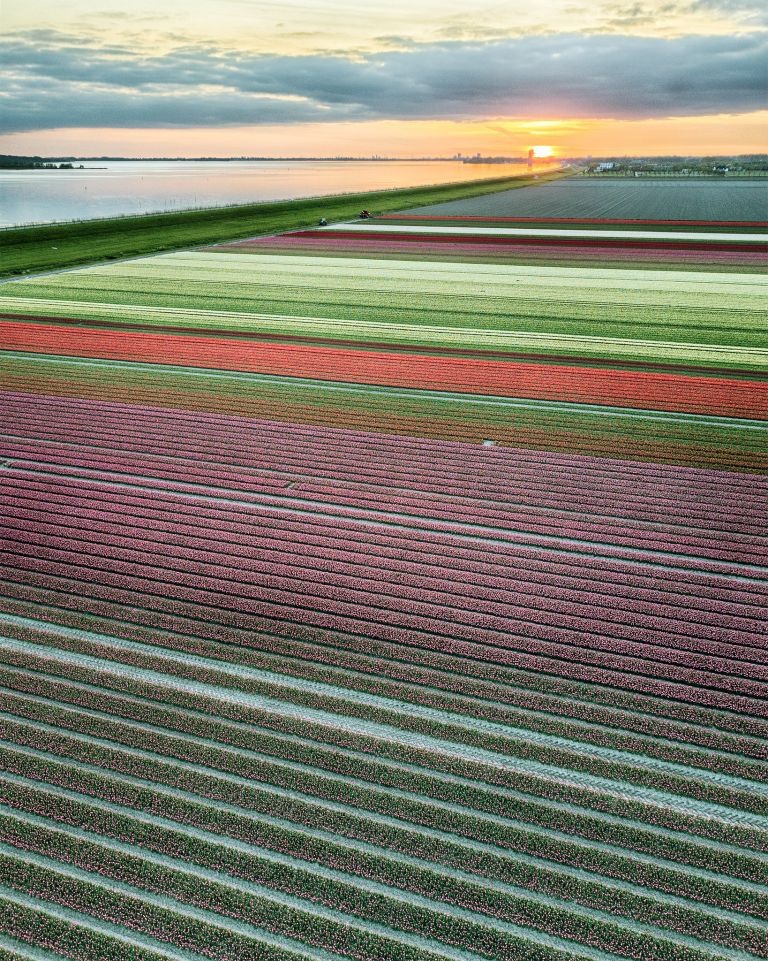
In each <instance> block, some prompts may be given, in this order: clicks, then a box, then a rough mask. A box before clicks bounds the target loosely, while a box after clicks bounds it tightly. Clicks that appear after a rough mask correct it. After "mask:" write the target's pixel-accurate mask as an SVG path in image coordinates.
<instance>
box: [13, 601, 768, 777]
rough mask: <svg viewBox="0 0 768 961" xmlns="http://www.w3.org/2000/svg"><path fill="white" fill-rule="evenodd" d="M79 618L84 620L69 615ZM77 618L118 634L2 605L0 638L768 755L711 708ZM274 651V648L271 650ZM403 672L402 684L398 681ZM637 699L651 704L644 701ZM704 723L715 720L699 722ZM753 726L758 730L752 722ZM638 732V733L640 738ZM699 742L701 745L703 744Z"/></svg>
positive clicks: (668, 755)
mask: <svg viewBox="0 0 768 961" xmlns="http://www.w3.org/2000/svg"><path fill="white" fill-rule="evenodd" d="M5 606H6V607H8V606H12V605H8V604H6V605H5ZM51 613H53V612H51ZM63 614H64V612H62V611H56V612H55V616H56V618H57V619H59V620H65V621H66V620H67V618H66V617H65V616H63ZM69 620H71V619H69ZM82 622H83V619H77V621H76V623H82ZM84 623H85V624H86V625H87V627H91V628H92V627H101V628H102V631H103V630H106V629H112V630H116V631H117V632H119V639H118V637H117V636H116V635H115V634H113V635H106V634H104V633H94V632H93V631H92V630H88V629H87V628H86V629H83V628H76V629H72V628H70V627H66V626H62V625H61V624H60V623H59V624H57V625H55V626H54V625H52V624H49V623H46V622H44V621H40V620H35V619H30V618H29V617H24V616H21V617H18V616H13V615H9V614H2V613H0V624H1V625H2V631H3V633H4V634H5V635H6V636H10V637H13V638H16V639H18V640H24V641H31V642H32V643H35V644H40V645H43V646H54V647H58V648H61V649H64V650H69V651H74V652H76V653H83V654H90V655H93V656H96V657H103V658H107V659H114V657H115V654H114V651H115V649H117V650H119V651H121V652H122V654H121V656H122V657H123V658H126V659H128V660H129V661H130V663H135V664H137V666H144V667H149V668H151V669H158V670H160V669H162V668H163V667H164V666H165V665H166V663H167V659H168V658H171V659H173V663H174V665H175V667H174V671H175V672H176V673H180V674H181V675H182V676H186V677H192V678H194V677H198V676H199V675H198V674H197V671H196V668H195V667H194V658H196V657H203V658H204V659H205V664H206V665H210V667H211V669H212V670H213V671H214V672H217V671H219V670H220V669H221V668H224V667H228V666H229V665H235V667H234V668H233V669H234V670H236V671H237V672H238V674H241V673H242V670H241V669H242V668H247V667H253V668H262V669H266V670H270V671H272V672H275V671H278V672H280V673H281V674H283V675H284V676H290V677H294V678H303V679H306V680H311V681H318V680H319V681H322V682H324V683H330V682H332V681H334V680H336V681H337V683H338V684H341V685H343V686H344V687H345V688H348V689H350V690H356V691H360V692H365V693H375V694H380V695H387V694H388V695H389V696H390V697H393V698H396V699H398V700H401V701H407V702H411V703H416V704H421V705H423V706H427V707H437V708H442V709H444V710H450V711H454V712H456V711H460V712H461V713H463V714H466V715H468V716H471V717H476V718H482V719H485V720H490V721H496V722H500V723H513V724H517V725H519V726H522V727H525V728H528V729H530V730H535V731H539V732H540V733H548V734H555V735H562V736H565V737H566V738H569V739H571V740H574V739H575V740H582V741H585V742H588V743H595V744H598V745H601V746H608V747H614V748H617V749H619V750H626V751H630V752H634V753H640V754H647V755H649V756H651V757H657V758H660V759H664V760H674V761H676V762H678V763H680V762H685V763H686V764H688V765H692V766H694V767H702V768H705V769H708V770H712V771H721V772H722V773H729V774H734V775H736V776H740V777H746V778H752V779H755V778H756V777H759V775H756V774H755V771H757V770H759V767H755V766H754V765H752V764H750V763H748V762H747V761H746V760H745V758H744V757H736V756H732V755H743V756H746V757H752V758H754V759H755V760H757V759H764V760H768V754H767V753H766V751H765V749H764V745H763V744H762V742H761V740H760V739H759V738H757V737H752V738H748V737H745V736H743V735H742V736H738V737H734V736H732V735H729V734H728V733H727V732H726V731H724V730H722V728H718V727H716V726H714V725H716V724H717V722H718V720H719V718H717V717H716V716H714V717H707V716H706V715H702V716H701V717H700V718H699V724H698V725H696V726H694V725H691V724H685V723H679V722H672V721H669V720H664V719H662V717H660V716H658V715H653V714H650V713H649V714H647V715H645V716H643V715H639V714H638V713H637V712H636V711H631V712H630V711H626V710H619V709H618V708H612V709H611V710H605V709H602V708H600V707H599V706H598V705H597V704H596V703H594V702H586V701H581V702H578V701H577V700H576V697H575V695H576V694H581V695H582V696H583V695H584V693H585V692H578V691H570V692H569V696H568V697H567V698H563V697H560V698H555V697H551V696H541V695H539V696H537V695H536V694H535V693H534V692H533V691H531V690H530V689H525V688H518V689H517V690H515V689H510V688H509V687H502V686H501V685H499V684H498V683H485V684H483V683H478V684H471V683H470V682H468V679H467V678H466V675H465V674H462V673H459V671H460V669H461V667H462V665H460V664H457V665H453V666H454V672H451V673H448V672H447V671H446V670H443V671H441V672H437V671H423V672H421V676H419V673H417V671H418V669H417V668H416V667H415V666H411V665H410V664H408V665H407V670H406V671H398V670H397V669H396V663H394V662H393V661H392V660H386V659H384V658H383V657H379V658H374V657H367V658H355V657H354V656H351V657H349V658H344V657H337V658H333V657H331V653H332V649H331V648H328V647H325V648H323V647H320V646H312V645H290V644H289V643H287V642H286V641H284V640H283V639H282V638H276V637H274V638H270V637H268V636H267V637H264V638H262V639H261V641H262V643H261V645H258V644H257V641H256V639H255V638H250V640H251V644H250V645H249V646H248V647H244V646H243V645H242V644H241V643H238V640H239V639H238V638H237V637H236V636H235V637H232V638H229V639H228V640H229V643H218V642H213V641H206V640H203V639H202V638H200V637H196V636H190V635H178V634H171V633H169V632H164V633H162V634H160V632H155V631H152V630H147V629H145V630H140V629H137V628H136V627H135V626H134V625H131V624H129V623H127V622H110V621H108V622H106V624H104V625H102V624H101V623H96V624H93V623H91V621H90V620H89V619H87V618H86V619H84ZM128 639H132V640H128ZM233 643H234V646H232V644H233ZM276 649H279V650H280V651H281V653H280V654H277V653H275V650H276ZM178 652H183V654H184V655H185V657H186V658H187V660H186V661H185V663H184V664H183V665H180V663H179V658H178ZM382 653H384V652H382ZM387 653H389V652H387ZM332 665H333V666H332ZM446 666H447V665H446ZM406 679H407V682H408V683H403V681H404V680H406ZM515 695H517V696H515ZM513 705H514V706H513ZM520 705H525V709H523V710H521V709H520ZM640 706H642V707H645V708H646V709H648V708H651V707H653V705H651V704H646V705H640ZM706 722H709V723H710V724H711V725H713V726H711V727H710V728H709V729H708V730H707V729H706V728H705V729H704V730H702V725H703V724H705V723H706ZM754 729H755V733H757V731H758V729H759V724H758V723H757V721H755V724H754ZM637 732H642V734H641V736H638V733H637ZM697 745H698V746H697ZM701 747H707V748H709V749H707V750H701ZM712 748H714V750H712ZM761 748H762V749H761ZM724 752H729V753H724Z"/></svg>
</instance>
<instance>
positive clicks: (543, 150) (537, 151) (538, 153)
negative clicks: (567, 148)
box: [531, 145, 555, 160]
mask: <svg viewBox="0 0 768 961" xmlns="http://www.w3.org/2000/svg"><path fill="white" fill-rule="evenodd" d="M531 149H532V150H533V156H534V157H536V159H537V160H546V159H547V158H548V157H553V156H554V153H555V151H554V148H553V147H548V146H546V145H540V146H538V147H532V148H531Z"/></svg>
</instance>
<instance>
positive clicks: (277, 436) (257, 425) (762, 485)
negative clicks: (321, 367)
mask: <svg viewBox="0 0 768 961" xmlns="http://www.w3.org/2000/svg"><path fill="white" fill-rule="evenodd" d="M1 396H2V397H3V406H6V405H7V409H8V410H9V411H13V413H14V421H13V422H14V423H16V422H17V419H18V422H20V423H27V422H30V423H35V424H38V425H40V426H45V425H48V426H50V425H51V423H52V420H54V419H58V421H59V423H58V424H57V426H56V428H55V429H56V430H59V431H68V430H69V428H70V426H71V425H80V426H85V427H97V426H99V425H103V426H105V427H107V428H109V429H114V428H117V427H119V428H120V429H121V430H122V429H125V430H126V431H128V432H130V431H131V430H132V429H136V430H139V429H140V430H141V432H144V433H146V432H149V434H150V435H154V436H158V435H159V436H162V435H163V434H166V435H167V434H168V429H169V426H170V425H172V426H173V434H172V436H171V437H170V438H166V439H169V440H171V441H173V442H175V441H176V440H177V439H178V440H184V441H185V442H186V440H190V439H191V440H200V439H206V438H208V439H210V440H211V441H212V442H213V444H214V445H216V446H217V448H218V453H219V455H220V456H225V457H231V456H232V451H231V449H229V450H228V449H226V448H225V449H224V450H222V447H221V442H222V441H225V440H228V441H232V440H233V439H237V441H238V443H237V446H236V450H237V451H238V452H241V451H242V450H243V449H244V448H245V449H248V445H250V447H251V449H252V450H256V451H257V450H260V449H262V448H263V447H264V445H268V446H269V445H272V446H273V447H274V449H276V450H282V451H286V450H290V449H293V450H295V451H297V452H302V451H304V452H311V453H312V454H314V455H315V457H317V456H322V455H323V454H325V455H328V454H329V445H330V446H331V447H332V450H333V458H334V459H336V458H338V459H339V460H340V461H342V462H343V460H344V457H345V456H347V455H352V457H353V458H354V460H355V462H359V461H360V456H359V455H360V444H361V442H363V441H364V442H365V443H366V444H367V445H368V446H369V454H370V461H371V462H372V463H383V464H384V466H391V465H393V464H400V465H403V464H405V465H406V466H407V467H408V468H409V469H412V467H413V465H414V464H422V465H424V466H426V467H427V469H428V470H429V472H430V474H435V475H436V476H439V474H440V471H441V470H442V469H443V467H444V466H450V468H451V474H453V472H455V471H456V470H462V469H464V470H466V469H469V470H470V471H471V472H475V471H486V470H494V467H493V465H499V464H503V465H506V466H512V465H514V466H515V468H516V470H519V469H520V468H522V467H525V466H526V465H528V466H529V467H533V468H535V469H536V470H537V471H538V470H540V469H541V468H542V467H550V468H551V467H556V468H557V470H558V471H559V472H563V471H569V472H571V475H572V476H571V479H572V480H573V481H575V482H577V481H579V480H580V479H581V478H582V476H583V475H584V474H586V475H587V476H591V477H595V478H599V477H600V476H605V477H607V478H612V479H613V480H614V481H617V482H622V481H626V480H627V479H628V478H630V477H633V476H634V475H638V477H639V478H640V479H642V478H647V479H648V480H649V481H653V482H654V483H655V484H657V485H660V486H663V485H665V484H669V483H672V482H675V481H676V482H677V483H678V484H682V485H684V487H683V488H682V489H689V488H695V487H699V488H701V489H702V490H704V491H706V490H707V489H708V488H711V482H712V480H713V479H714V478H713V475H712V472H711V471H708V470H703V469H698V468H683V467H674V466H669V465H661V464H642V463H636V464H632V463H628V462H627V461H625V460H622V461H616V460H610V459H607V458H600V459H597V458H594V457H590V456H579V455H575V454H556V453H551V452H544V451H537V450H516V449H513V448H497V449H494V450H493V451H492V454H493V461H491V462H489V460H488V452H487V451H481V450H479V449H478V447H477V445H475V444H467V443H464V442H459V441H439V440H423V439H422V440H419V439H418V438H411V437H402V436H396V435H392V436H386V435H378V434H374V435H371V434H369V433H368V432H367V431H361V430H351V429H342V428H329V427H326V428H321V427H313V426H308V425H300V424H291V425H290V426H289V425H286V424H283V423H281V422H278V421H267V420H254V419H251V418H247V419H246V418H242V417H237V416H231V415H224V414H211V413H208V414H205V413H198V412H195V413H194V414H190V412H187V411H184V410H172V409H167V408H146V407H139V406H136V405H126V404H122V403H114V402H109V401H99V402H98V403H96V402H93V401H89V400H83V399H75V398H61V397H46V396H39V395H38V396H36V395H28V394H14V393H12V392H3V393H2V395H1ZM276 445H279V446H276ZM437 451H439V453H440V457H439V460H437V461H436V459H435V452H437ZM313 459H314V458H313ZM470 476H471V474H470ZM717 477H718V480H719V481H720V482H721V487H722V490H723V491H726V490H728V489H729V488H731V487H734V486H735V488H736V489H737V490H738V491H739V493H740V494H741V495H749V494H750V492H753V491H754V490H755V489H756V488H759V489H768V480H766V478H764V477H760V476H754V477H745V476H744V475H742V474H732V475H727V474H723V473H722V472H720V473H718V475H717ZM553 479H554V480H556V479H557V478H556V477H553Z"/></svg>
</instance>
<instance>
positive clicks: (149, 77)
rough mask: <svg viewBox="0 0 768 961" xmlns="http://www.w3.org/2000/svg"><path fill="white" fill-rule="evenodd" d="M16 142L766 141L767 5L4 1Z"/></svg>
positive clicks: (743, 1)
mask: <svg viewBox="0 0 768 961" xmlns="http://www.w3.org/2000/svg"><path fill="white" fill-rule="evenodd" d="M2 4H3V5H2V8H0V9H1V11H2V12H1V13H0V21H1V24H2V39H0V65H1V69H2V73H3V74H4V76H3V85H2V88H0V89H2V91H3V92H2V93H0V153H22V154H40V155H44V156H45V155H56V154H61V155H65V154H75V155H80V156H90V155H112V156H117V155H119V156H243V155H256V156H333V155H362V156H365V155H370V154H374V153H375V154H383V155H390V156H404V157H409V156H425V155H427V156H436V155H440V156H449V155H452V154H455V153H458V152H461V153H465V154H466V153H475V152H478V151H479V152H481V153H483V154H505V155H508V154H511V155H515V154H523V153H525V152H526V151H527V150H528V148H529V147H531V146H538V145H549V146H551V147H552V149H553V151H554V152H555V154H556V155H559V156H584V155H588V154H591V155H593V156H606V155H624V154H732V153H756V152H766V151H768V7H767V6H766V4H765V3H764V2H763V0H649V2H647V3H646V2H642V0H594V2H590V3H586V2H582V0H537V2H536V3H531V2H530V0H525V2H524V0H507V2H504V3H485V2H482V0H477V2H474V3H469V2H467V0H462V2H458V0H387V2H386V3H381V2H379V0H375V2H370V0H356V2H351V0H197V2H195V0H164V2H163V4H162V5H158V4H157V3H156V2H149V0H130V3H129V4H127V3H125V0H119V2H118V0H68V2H67V3H66V4H62V3H61V2H60V0H2Z"/></svg>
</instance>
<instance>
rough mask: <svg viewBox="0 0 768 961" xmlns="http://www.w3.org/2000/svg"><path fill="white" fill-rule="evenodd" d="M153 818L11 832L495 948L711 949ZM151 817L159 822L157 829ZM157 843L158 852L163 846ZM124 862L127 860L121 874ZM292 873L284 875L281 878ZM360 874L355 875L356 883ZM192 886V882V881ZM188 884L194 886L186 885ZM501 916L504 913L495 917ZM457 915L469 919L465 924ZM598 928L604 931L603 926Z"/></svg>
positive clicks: (529, 900) (648, 928) (489, 950)
mask: <svg viewBox="0 0 768 961" xmlns="http://www.w3.org/2000/svg"><path fill="white" fill-rule="evenodd" d="M8 810H9V809H7V808H6V811H8ZM148 821H149V823H148V824H147V823H144V824H143V825H141V826H140V825H139V824H137V823H136V820H135V819H133V818H126V817H125V816H123V818H122V819H121V821H120V823H119V826H118V825H117V824H115V829H114V830H113V832H112V833H110V835H109V836H108V837H104V836H101V837H100V836H98V834H94V833H93V831H92V830H91V826H90V825H89V828H88V829H87V830H84V829H82V828H69V827H63V826H62V825H61V824H59V825H57V826H56V827H55V828H51V827H48V826H47V823H46V820H45V819H44V818H41V817H39V816H37V815H20V814H19V813H18V812H14V813H13V814H6V815H5V824H4V825H3V835H4V837H5V839H6V841H10V842H11V843H12V844H13V845H18V846H21V847H23V848H24V849H26V850H36V849H37V850H39V849H40V848H44V847H45V843H44V842H45V841H46V840H47V841H48V842H49V844H50V848H49V850H52V851H55V853H56V857H57V859H62V860H64V861H67V862H71V863H75V864H80V865H82V864H86V865H88V866H89V867H91V865H92V864H93V863H94V861H96V862H99V861H101V859H102V858H103V859H104V860H106V859H107V857H108V855H107V854H106V852H113V853H114V854H116V855H123V856H124V859H123V860H125V861H128V862H129V863H130V862H132V861H133V859H134V858H137V859H138V857H140V859H141V860H142V861H145V862H148V864H151V865H153V866H154V867H159V868H160V869H161V871H162V872H165V871H173V873H174V874H176V873H178V874H179V875H181V876H182V877H183V878H185V879H186V878H187V877H190V880H191V878H192V877H193V878H194V880H195V881H196V882H197V883H198V884H199V885H200V888H201V889H202V890H201V894H202V893H207V892H210V894H209V895H208V896H209V898H210V899H211V901H214V899H215V898H216V896H217V895H218V896H219V897H220V898H221V899H222V901H223V900H224V898H223V897H222V895H223V891H222V890H221V888H222V887H225V888H230V889H232V890H234V891H241V892H243V893H245V892H251V891H252V892H253V893H254V894H257V893H261V892H260V890H259V888H256V885H257V884H258V885H265V886H266V887H267V888H269V889H271V890H275V891H280V890H281V889H283V890H285V889H287V891H291V892H293V891H297V892H300V895H301V896H303V897H304V898H305V899H307V900H309V901H313V902H317V903H320V904H322V903H326V904H329V905H330V904H333V905H334V906H335V910H338V909H339V907H343V908H344V909H346V910H347V911H350V912H351V913H352V914H353V915H354V916H361V917H366V916H369V917H370V920H373V921H376V922H378V923H381V922H385V923H388V924H390V925H391V926H392V927H393V928H397V929H398V930H399V929H404V930H406V931H408V930H412V931H423V933H424V934H425V935H428V936H430V937H437V938H438V939H439V940H441V941H445V942H447V943H449V944H451V943H452V944H454V945H455V946H457V947H459V948H464V949H465V950H466V949H468V948H472V949H474V950H475V951H480V952H481V953H482V954H489V955H491V956H493V957H496V956H502V957H503V956H507V946H508V940H507V939H511V938H514V936H515V935H516V934H519V933H520V931H519V928H516V927H515V926H513V925H515V924H516V922H519V921H524V922H526V924H529V925H532V927H533V928H534V929H536V930H541V931H543V932H546V929H547V928H550V932H551V933H554V932H555V931H556V935H555V936H556V937H558V939H559V938H562V937H563V936H566V937H567V938H569V939H574V940H576V941H578V942H581V943H585V944H593V945H594V946H596V947H597V946H599V947H600V948H601V949H603V950H605V949H609V950H613V951H615V952H617V953H619V954H623V955H626V956H629V957H644V956H646V955H644V954H643V953H642V952H643V951H648V950H651V951H656V952H660V954H661V956H664V957H676V956H679V957H683V956H684V954H683V953H682V952H683V951H684V950H685V949H687V950H689V951H692V952H700V953H702V954H704V955H706V952H707V951H708V950H711V945H710V944H708V943H706V942H702V941H700V940H698V939H694V938H692V937H690V936H686V935H678V934H673V933H671V932H668V931H662V930H661V929H660V928H658V927H654V926H653V925H651V924H649V923H647V921H646V922H633V921H629V920H628V919H627V920H615V919H613V918H612V917H611V915H609V914H607V913H605V912H601V911H597V910H595V909H591V908H586V907H582V908H581V909H580V911H579V913H578V914H576V913H570V912H569V911H568V907H567V902H558V901H556V900H555V899H551V898H544V897H542V896H536V895H534V894H531V893H528V894H527V897H526V898H525V899H522V898H520V897H519V889H515V888H512V887H511V886H509V887H508V890H507V892H505V893H507V906H506V911H505V912H504V913H507V914H509V915H511V916H512V917H513V919H514V920H512V921H510V920H507V919H502V918H501V917H499V915H500V914H501V913H502V912H501V911H500V910H499V908H500V907H501V903H500V899H496V900H497V905H498V907H497V910H496V911H492V910H489V909H492V907H496V905H494V904H493V901H494V899H493V897H492V895H491V893H490V892H486V894H485V897H486V902H485V905H484V907H485V910H486V911H487V913H486V914H478V913H477V912H475V911H473V910H470V909H468V908H467V907H466V906H464V905H463V904H462V900H463V899H462V898H460V897H456V895H455V894H454V897H453V898H451V899H450V900H448V899H446V900H445V902H440V901H433V900H430V899H428V898H425V897H423V896H422V895H418V894H414V893H408V894H406V893H405V892H404V891H402V890H401V889H398V888H392V887H388V886H387V885H382V884H380V883H378V882H372V881H367V880H364V879H363V878H361V877H357V878H356V879H353V878H351V876H350V875H348V874H345V873H344V872H342V871H339V870H338V869H335V868H323V867H321V866H319V865H315V866H314V867H313V869H312V871H311V872H309V871H308V870H307V862H302V861H298V860H296V859H293V858H290V857H288V856H287V855H275V854H269V855H268V854H267V852H266V851H265V850H264V849H259V848H254V847H253V846H250V845H245V844H242V843H237V842H230V843H229V844H227V845H223V844H222V843H221V841H220V839H217V836H216V835H215V834H210V833H208V832H195V834H194V835H192V836H190V834H189V833H188V832H187V833H181V832H178V831H177V830H172V831H171V832H169V831H168V830H167V829H166V827H165V824H164V823H163V821H162V820H160V819H157V818H149V819H148ZM113 823H114V822H113ZM150 827H154V828H155V834H154V835H153V834H152V833H151V831H150V830H149V828H150ZM35 828H36V829H37V830H35ZM39 835H42V837H40V836H39ZM115 835H121V836H122V838H127V840H128V843H125V842H124V841H123V840H122V839H121V840H113V839H112V838H113V837H114V836H115ZM150 852H152V853H150ZM154 852H158V854H159V856H157V855H155V854H154ZM216 855H218V857H217V856H216ZM188 862H189V863H191V865H192V867H191V869H190V868H187V867H186V863H188ZM209 865H215V869H214V870H212V869H211V867H210V866H209ZM122 868H123V865H122V864H121V865H120V874H122ZM97 870H99V871H103V868H101V866H99V868H97ZM112 870H114V869H112ZM302 872H303V873H304V874H305V875H307V876H308V882H309V884H308V886H307V887H306V888H302V886H301V883H300V882H299V878H300V877H301V874H302ZM109 873H111V872H109ZM283 876H285V878H286V880H285V881H282V877H283ZM289 877H291V878H293V879H294V880H293V883H290V882H289V881H288V878H289ZM241 879H242V880H241ZM142 880H143V881H144V879H142ZM353 880H354V885H353V884H351V883H350V882H351V881H353ZM144 883H146V882H145V881H144ZM305 883H306V882H305ZM185 887H186V888H187V890H189V885H186V886H185ZM287 891H286V893H287ZM214 892H215V893H214ZM174 893H175V895H176V897H179V891H178V888H175V889H174ZM184 893H185V895H186V896H187V897H188V896H189V895H188V894H187V893H186V891H185V892H184ZM516 895H517V897H516ZM478 896H480V892H479V891H478ZM182 898H183V899H184V897H183V896H182ZM227 913H229V912H227ZM241 916H242V915H241ZM246 916H247V915H246ZM492 916H495V917H496V920H493V921H492V920H491V917H492ZM456 922H460V923H461V927H460V928H458V929H457V927H456ZM596 928H598V929H599V933H598V932H597V931H595V929H596ZM744 934H745V935H747V937H748V938H749V941H748V947H750V948H752V949H753V951H754V950H755V949H757V951H761V950H762V947H758V945H760V943H761V941H764V940H765V938H764V935H762V936H761V934H760V932H759V931H758V930H757V928H753V930H752V931H751V932H748V931H747V930H745V931H744ZM420 936H421V937H423V935H420ZM425 940H426V939H425ZM750 942H751V943H750ZM641 945H642V947H641ZM516 947H518V946H516ZM744 947H745V945H744V944H739V945H738V948H739V949H740V950H743V949H744ZM518 949H519V948H518ZM497 952H499V953H500V954H497ZM729 953H730V952H729ZM511 956H513V955H511Z"/></svg>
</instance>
